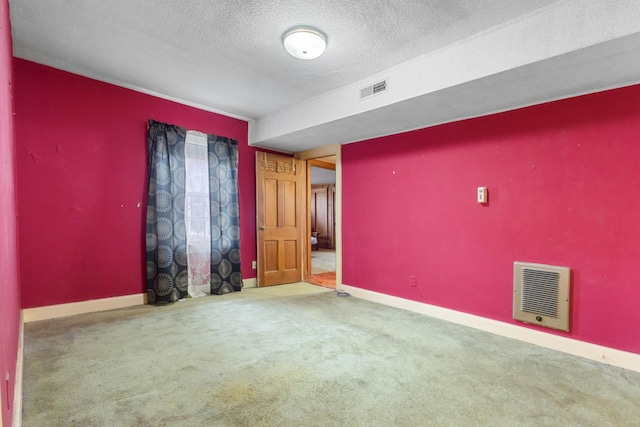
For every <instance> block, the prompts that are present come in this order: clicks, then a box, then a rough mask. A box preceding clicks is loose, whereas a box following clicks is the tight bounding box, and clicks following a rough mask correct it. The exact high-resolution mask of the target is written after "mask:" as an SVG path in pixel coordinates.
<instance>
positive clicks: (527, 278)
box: [513, 262, 571, 332]
mask: <svg viewBox="0 0 640 427" xmlns="http://www.w3.org/2000/svg"><path fill="white" fill-rule="evenodd" d="M570 282H571V269H570V268H568V267H557V266H553V265H545V264H531V263H526V262H515V263H514V264H513V318H514V319H515V320H520V321H522V322H525V323H531V324H534V325H540V326H544V327H547V328H552V329H559V330H561V331H567V332H568V331H569V295H570V292H569V291H570V289H569V288H570Z"/></svg>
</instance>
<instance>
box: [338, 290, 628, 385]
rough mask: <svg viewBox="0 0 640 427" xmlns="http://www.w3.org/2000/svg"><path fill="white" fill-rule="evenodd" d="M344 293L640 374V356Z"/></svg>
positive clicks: (414, 304)
mask: <svg viewBox="0 0 640 427" xmlns="http://www.w3.org/2000/svg"><path fill="white" fill-rule="evenodd" d="M342 289H343V290H344V291H345V292H348V293H350V294H351V295H352V296H354V297H356V298H361V299H364V300H367V301H372V302H377V303H380V304H384V305H388V306H391V307H396V308H401V309H404V310H408V311H412V312H415V313H420V314H425V315H427V316H431V317H435V318H438V319H442V320H446V321H448V322H452V323H457V324H459V325H464V326H469V327H471V328H475V329H479V330H481V331H485V332H489V333H492V334H495V335H501V336H503V337H507V338H513V339H516V340H519V341H524V342H527V343H530V344H535V345H538V346H540V347H545V348H549V349H552V350H557V351H561V352H563V353H568V354H571V355H574V356H579V357H583V358H586V359H590V360H595V361H597V362H601V363H605V364H607V365H611V366H617V367H620V368H624V369H628V370H631V371H635V372H640V354H636V353H631V352H627V351H622V350H617V349H614V348H609V347H604V346H601V345H597V344H591V343H588V342H584V341H578V340H575V339H571V338H566V337H562V336H559V335H553V334H549V333H545V332H542V331H538V330H535V329H529V328H525V327H521V326H517V325H512V324H509V323H505V322H500V321H498V320H493V319H488V318H485V317H480V316H476V315H473V314H468V313H463V312H460V311H455V310H451V309H448V308H443V307H438V306H435V305H430V304H425V303H422V302H418V301H412V300H408V299H404V298H399V297H395V296H392V295H386V294H381V293H379V292H374V291H369V290H366V289H361V288H356V287H354V286H349V285H342Z"/></svg>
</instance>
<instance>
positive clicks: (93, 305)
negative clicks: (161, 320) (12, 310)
mask: <svg viewBox="0 0 640 427" xmlns="http://www.w3.org/2000/svg"><path fill="white" fill-rule="evenodd" d="M146 302H147V294H146V293H145V294H133V295H124V296H120V297H112V298H102V299H94V300H89V301H81V302H71V303H67V304H58V305H48V306H45V307H36V308H25V309H23V310H22V315H23V319H24V323H29V322H37V321H38V320H48V319H56V318H58V317H66V316H73V315H76V314H84V313H94V312H97V311H106V310H113V309H116V308H124V307H131V306H134V305H142V304H146Z"/></svg>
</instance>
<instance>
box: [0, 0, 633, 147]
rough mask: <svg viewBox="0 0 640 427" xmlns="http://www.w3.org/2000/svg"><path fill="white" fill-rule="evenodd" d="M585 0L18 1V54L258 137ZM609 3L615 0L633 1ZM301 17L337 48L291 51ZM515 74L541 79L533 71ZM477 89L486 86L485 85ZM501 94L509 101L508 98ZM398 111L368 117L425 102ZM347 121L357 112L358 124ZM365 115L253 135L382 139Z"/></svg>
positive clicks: (392, 126)
mask: <svg viewBox="0 0 640 427" xmlns="http://www.w3.org/2000/svg"><path fill="white" fill-rule="evenodd" d="M582 1H584V2H585V3H590V4H594V3H598V0H559V1H557V0H484V1H482V0H422V1H419V0H413V1H409V0H396V1H381V0H367V1H353V0H299V1H295V2H294V1H284V0H247V1H239V0H145V1H132V0H108V1H105V0H10V8H11V23H12V34H13V43H14V46H13V48H14V55H15V56H16V57H19V58H23V59H27V60H30V61H34V62H37V63H41V64H45V65H49V66H52V67H55V68H59V69H62V70H66V71H70V72H72V73H76V74H80V75H83V76H87V77H91V78H95V79H98V80H102V81H106V82H110V83H114V84H117V85H121V86H124V87H128V88H133V89H136V90H140V91H143V92H146V93H151V94H156V95H159V96H162V97H166V98H169V99H174V100H177V101H180V102H184V103H187V104H190V105H195V106H199V107H201V108H205V109H208V110H211V111H219V112H222V113H225V114H229V115H233V116H237V117H241V118H246V119H249V120H250V123H251V126H252V127H255V128H256V130H255V131H251V133H253V134H254V135H258V134H259V132H258V130H260V129H258V128H259V125H260V123H262V122H265V123H266V124H267V125H268V124H269V119H270V118H273V117H276V118H277V117H282V121H283V122H289V123H291V122H295V121H296V120H295V119H296V118H297V117H298V116H296V115H295V114H294V113H295V111H297V110H296V109H297V108H299V107H298V106H299V105H303V104H304V105H306V104H309V103H313V101H314V100H316V99H319V98H322V97H325V96H326V95H327V94H331V93H337V92H339V91H340V90H341V89H342V88H345V87H346V86H348V85H353V84H354V83H355V82H358V81H360V80H363V79H366V78H367V77H369V76H373V75H375V74H376V73H379V72H381V71H384V70H388V69H393V68H394V67H397V66H398V64H406V63H411V61H414V60H415V58H418V57H420V56H424V55H425V54H427V55H428V54H429V53H430V52H441V51H443V49H445V50H446V49H447V48H449V47H451V46H456V45H457V44H459V43H460V42H461V41H463V40H470V39H471V40H472V39H473V38H474V37H476V35H478V34H486V33H487V32H490V31H492V30H491V29H495V28H501V27H504V26H507V25H510V23H511V24H512V23H513V22H517V21H519V20H523V19H526V17H527V16H532V15H535V14H536V13H539V11H540V10H545V8H555V9H560V8H561V6H562V5H563V4H565V3H567V4H576V10H579V3H581V2H582ZM636 1H637V0H636ZM600 3H602V4H603V5H605V6H603V7H609V6H608V5H610V4H623V3H625V4H632V3H633V1H631V0H617V1H616V2H610V1H608V0H602V1H601V2H600ZM570 13H572V12H570ZM574 14H575V13H574ZM300 24H310V25H313V26H316V27H318V28H320V29H321V30H323V31H324V32H325V33H326V34H327V35H328V38H329V41H328V46H327V50H326V51H325V53H324V54H323V55H322V56H321V57H320V58H318V59H315V60H310V61H304V60H298V59H295V58H292V57H290V56H289V55H288V54H287V53H286V51H285V50H284V48H283V47H282V43H281V35H282V33H283V32H284V31H285V30H287V29H288V28H290V27H292V26H295V25H300ZM562 24H563V23H562V22H557V23H556V25H557V26H562ZM546 37H548V35H547V34H539V35H538V34H536V38H541V39H544V38H546ZM525 47H526V46H525ZM634 48H635V44H634ZM601 56H602V55H601ZM589 59H590V58H585V59H584V60H585V61H588V60H589ZM476 60H477V61H481V60H482V58H480V59H477V58H476ZM407 61H408V62H407ZM494 62H495V61H494ZM477 64H480V65H481V62H477ZM579 65H580V64H577V66H579ZM630 65H632V66H635V65H637V62H631V63H630ZM563 66H564V65H563ZM468 67H470V68H473V67H474V65H473V64H468ZM636 69H637V68H636ZM445 72H446V71H445ZM512 75H513V74H511V75H509V76H506V77H505V76H503V79H502V80H500V79H496V80H494V81H492V82H491V83H490V84H489V86H487V83H483V84H484V86H481V87H480V89H482V87H488V89H490V90H493V89H494V88H493V87H491V85H494V84H495V85H498V84H499V85H500V87H502V86H503V85H504V84H505V83H506V84H512V80H513V78H512ZM516 76H521V79H526V78H531V75H530V74H528V73H527V72H525V71H522V70H519V71H517V72H516ZM554 78H555V77H554ZM503 80H504V81H503ZM540 83H541V84H542V85H546V83H547V82H546V81H541V82H540ZM600 84H601V85H602V86H607V85H608V83H607V82H606V81H602V82H600ZM512 86H513V88H514V89H518V87H516V86H515V85H512ZM464 87H465V86H464V85H459V87H458V88H464ZM587 89H589V88H587ZM591 89H594V88H591ZM471 90H473V91H475V92H478V91H479V89H478V87H473V88H472V89H471ZM586 91H588V90H586ZM450 93H451V96H455V97H457V99H461V98H460V97H465V95H466V93H465V92H464V90H454V91H450ZM439 96H440V97H439V98H430V99H431V100H432V103H433V102H434V101H435V100H437V101H438V102H444V101H447V102H450V101H451V100H452V98H451V96H450V97H449V98H447V97H446V96H444V95H443V92H440V95H439ZM479 96H481V94H480V95H479ZM505 96H507V97H508V96H509V94H508V93H506V94H505ZM549 96H550V97H554V96H557V94H549ZM496 101H500V102H502V103H503V104H504V105H505V106H508V105H509V104H508V103H504V99H500V100H496ZM518 102H519V103H520V104H522V103H523V102H524V103H525V104H526V103H527V102H529V101H528V100H524V101H518ZM330 105H331V104H330ZM334 105H335V104H334ZM398 105H400V104H398ZM514 105H515V104H514ZM323 108H324V109H325V110H326V109H327V107H326V106H324V107H323ZM483 108H485V110H483V111H478V112H476V111H473V112H471V113H467V112H465V114H478V113H480V114H482V113H483V112H485V113H486V112H490V111H492V110H495V109H497V108H502V107H499V106H498V107H496V106H494V105H487V106H486V107H483ZM329 109H331V107H329ZM288 111H289V112H292V114H293V115H292V116H291V117H287V116H286V114H287V112H288ZM398 111H399V112H401V113H402V114H403V117H404V118H403V119H402V120H400V121H398V120H395V118H394V117H390V119H389V120H387V121H386V122H388V125H387V124H385V123H386V122H385V121H384V120H380V119H377V118H376V119H374V118H375V117H376V114H375V113H372V112H371V111H368V112H367V117H369V118H371V120H374V121H373V122H372V123H373V124H375V126H376V133H375V134H376V135H381V134H385V133H389V132H398V131H401V130H402V129H403V128H404V127H415V123H422V122H421V121H420V120H422V118H420V117H414V116H413V115H412V114H413V113H412V111H416V109H415V108H410V105H405V106H404V107H403V108H400V109H398ZM438 113H441V111H439V112H438ZM283 114H284V116H283ZM440 115H442V114H440ZM459 115H460V114H459ZM348 117H351V119H349V120H347V118H348ZM363 117H364V116H363V115H362V114H360V113H359V112H356V111H354V112H346V113H344V114H343V117H342V118H341V119H340V120H337V119H331V120H328V121H325V122H317V123H310V124H308V125H305V126H302V125H301V128H296V129H284V128H283V126H282V125H278V126H277V127H278V129H277V130H276V131H275V132H272V133H273V134H274V135H276V136H272V135H271V134H269V135H267V136H264V137H258V138H257V139H256V140H255V141H253V142H255V143H257V145H262V146H268V147H271V148H275V149H281V150H283V151H296V150H300V149H306V148H312V147H315V146H320V145H323V144H327V143H333V142H350V141H353V140H356V139H358V138H364V137H370V136H372V135H370V134H366V133H362V132H360V133H357V132H355V131H356V130H357V129H356V128H355V125H358V123H364V122H362V119H363ZM458 118H460V117H458V116H456V114H453V113H452V114H449V115H443V117H440V116H438V120H439V121H441V122H442V121H447V120H454V119H458ZM254 119H255V120H254ZM405 121H406V124H405V123H404V122H405ZM331 123H334V124H335V125H332V126H331V128H330V130H331V131H332V132H333V133H334V134H335V137H332V138H329V139H327V138H326V137H325V135H326V133H327V125H328V124H331ZM424 123H426V124H428V123H429V121H428V120H425V121H424ZM254 125H255V126H254ZM266 128H268V126H266V125H265V126H262V129H266ZM378 128H379V129H378ZM354 132H355V133H354ZM254 139H255V138H254Z"/></svg>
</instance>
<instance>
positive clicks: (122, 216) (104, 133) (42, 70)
mask: <svg viewBox="0 0 640 427" xmlns="http://www.w3.org/2000/svg"><path fill="white" fill-rule="evenodd" d="M15 87H16V100H15V109H16V113H17V116H16V139H17V162H18V175H17V176H18V189H19V192H18V204H19V209H20V218H19V225H20V236H19V239H20V240H19V242H20V251H21V264H20V265H21V267H20V272H21V274H22V276H21V278H22V307H23V308H28V307H39V306H46V305H52V304H61V303H68V302H74V301H84V300H90V299H98V298H106V297H113V296H120V295H129V294H137V293H142V292H145V289H144V274H145V271H146V270H145V271H143V268H142V266H143V261H142V259H143V258H142V257H143V253H142V249H141V248H142V236H143V234H144V233H143V226H144V221H145V219H144V212H145V209H144V206H145V197H146V185H147V184H146V175H147V172H146V152H145V150H146V145H145V144H146V126H147V120H148V119H155V120H159V121H163V122H167V123H172V124H176V125H179V126H182V127H186V128H188V129H194V130H199V131H202V132H207V133H214V134H217V135H221V136H226V137H230V138H234V139H236V140H238V143H239V147H240V153H239V159H240V160H239V162H240V164H239V179H238V181H239V186H240V209H241V221H242V222H241V232H242V235H241V239H242V240H241V250H242V263H243V266H242V273H243V278H251V277H255V272H254V270H252V269H251V261H252V260H254V259H256V241H255V238H256V236H255V167H254V156H255V154H254V153H255V149H253V148H251V147H249V146H248V142H247V137H248V133H247V132H248V123H247V122H245V121H242V120H238V119H234V118H229V117H226V116H222V115H219V114H214V113H210V112H206V111H202V110H199V109H196V108H192V107H188V106H185V105H181V104H177V103H175V102H170V101H167V100H163V99H160V98H156V97H153V96H149V95H145V94H141V93H138V92H135V91H132V90H128V89H123V88H121V87H117V86H113V85H110V84H107V83H102V82H98V81H95V80H91V79H87V78H84V77H80V76H77V75H74V74H70V73H66V72H62V71H59V70H56V69H52V68H49V67H45V66H41V65H38V64H34V63H31V62H28V61H24V60H20V59H16V60H15Z"/></svg>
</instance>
